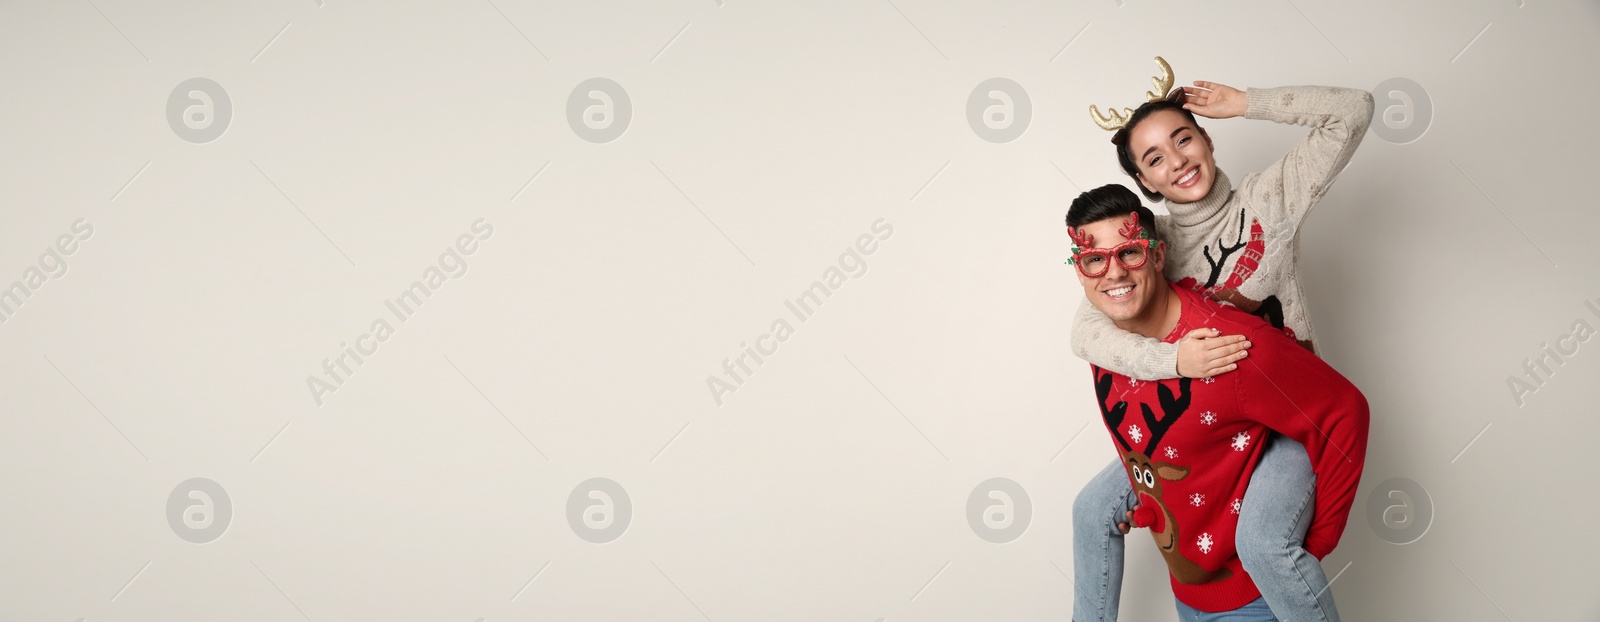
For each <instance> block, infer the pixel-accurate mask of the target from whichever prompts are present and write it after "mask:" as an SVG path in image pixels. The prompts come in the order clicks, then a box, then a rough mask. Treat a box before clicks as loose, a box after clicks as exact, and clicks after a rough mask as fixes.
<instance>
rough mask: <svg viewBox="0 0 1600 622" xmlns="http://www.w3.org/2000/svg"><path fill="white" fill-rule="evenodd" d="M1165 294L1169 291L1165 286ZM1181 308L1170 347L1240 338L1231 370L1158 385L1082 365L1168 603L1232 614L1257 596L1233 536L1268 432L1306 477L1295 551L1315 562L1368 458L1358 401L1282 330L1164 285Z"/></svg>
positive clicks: (1342, 518)
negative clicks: (1311, 480) (1217, 334)
mask: <svg viewBox="0 0 1600 622" xmlns="http://www.w3.org/2000/svg"><path fill="white" fill-rule="evenodd" d="M1169 286H1170V284H1169ZM1172 291H1173V293H1174V294H1175V295H1176V296H1178V300H1179V301H1180V302H1181V303H1182V312H1181V314H1180V316H1179V318H1178V325H1177V326H1176V327H1175V328H1173V329H1172V333H1171V334H1169V335H1167V336H1166V338H1165V339H1164V341H1166V342H1167V343H1173V342H1176V341H1177V340H1178V338H1180V337H1182V336H1183V335H1184V334H1185V333H1188V332H1189V331H1190V330H1193V329H1195V328H1202V327H1215V328H1217V329H1220V330H1221V331H1222V334H1224V335H1235V334H1237V335H1244V336H1246V337H1247V338H1249V339H1250V341H1251V343H1252V347H1251V349H1250V356H1249V357H1248V358H1245V359H1244V360H1242V361H1240V362H1239V368H1238V369H1237V370H1235V371H1232V372H1229V373H1225V374H1222V375H1220V376H1216V377H1214V378H1206V379H1190V378H1178V379H1171V380H1161V381H1157V382H1151V381H1140V380H1134V379H1130V378H1129V377H1127V376H1123V375H1121V374H1118V373H1115V372H1112V371H1109V370H1105V369H1101V368H1100V367H1097V366H1094V365H1091V366H1090V370H1091V371H1092V372H1093V374H1094V384H1095V393H1096V395H1097V396H1098V401H1099V403H1100V412H1101V415H1102V417H1103V418H1104V421H1105V424H1106V430H1107V431H1108V432H1110V433H1111V437H1112V440H1113V445H1114V446H1115V447H1116V450H1117V452H1118V453H1119V454H1121V456H1122V462H1123V466H1124V467H1125V468H1126V469H1127V470H1128V479H1129V481H1130V482H1132V484H1133V489H1134V491H1135V492H1137V493H1138V496H1139V505H1140V506H1142V507H1141V508H1140V509H1139V511H1138V512H1137V513H1136V514H1135V516H1134V520H1135V523H1137V524H1138V525H1139V526H1140V527H1146V528H1148V529H1149V530H1150V535H1152V536H1153V537H1154V538H1155V540H1156V545H1157V546H1158V547H1159V548H1160V550H1161V555H1162V557H1163V558H1165V559H1166V562H1167V569H1168V570H1169V571H1170V572H1171V575H1172V593H1173V595H1174V596H1176V597H1177V598H1178V600H1180V601H1183V603H1184V604H1187V605H1189V606H1190V607H1194V608H1195V609H1199V610H1201V611H1213V612H1215V611H1229V610H1232V609H1237V608H1239V607H1241V606H1244V605H1245V604H1248V603H1249V602H1250V601H1253V600H1255V599H1256V598H1257V597H1259V596H1260V595H1261V592H1260V590H1258V589H1257V588H1256V585H1255V583H1254V582H1253V581H1251V580H1250V575H1249V574H1247V573H1245V571H1244V567H1243V566H1242V565H1241V564H1240V562H1239V555H1238V552H1237V549H1236V548H1235V542H1234V528H1235V527H1236V526H1237V525H1238V523H1239V506H1240V503H1241V501H1242V500H1243V499H1244V492H1245V488H1246V487H1247V486H1248V485H1249V483H1250V474H1251V473H1252V472H1253V471H1254V470H1255V467H1256V463H1257V461H1259V460H1260V458H1261V454H1262V451H1263V444H1262V441H1263V440H1265V439H1266V438H1267V434H1268V433H1269V432H1278V433H1280V434H1283V435H1284V436H1287V437H1289V438H1292V439H1294V440H1296V441H1298V442H1299V443H1300V444H1302V445H1305V448H1306V453H1307V454H1309V456H1310V458H1311V468H1312V471H1313V472H1315V473H1316V476H1317V479H1316V495H1315V509H1314V514H1313V517H1312V520H1311V527H1310V528H1309V529H1308V530H1307V532H1306V539H1305V543H1304V546H1305V549H1306V551H1307V552H1309V553H1311V554H1312V555H1314V556H1316V558H1317V559H1319V560H1320V559H1322V558H1323V557H1324V556H1326V555H1327V554H1328V553H1329V552H1331V551H1333V548H1334V546H1336V545H1338V544H1339V537H1340V536H1341V535H1342V534H1343V533H1344V527H1345V522H1346V520H1347V519H1348V518H1349V516H1350V505H1351V503H1353V502H1354V501H1355V495H1356V485H1357V484H1358V483H1360V480H1361V469H1362V464H1363V463H1364V462H1365V460H1366V455H1367V416H1368V415H1367V400H1366V398H1365V397H1364V396H1362V395H1361V391H1359V390H1357V389H1356V387H1355V385H1353V384H1351V383H1350V381H1349V380H1346V379H1345V377H1344V376H1341V375H1339V372H1337V371H1334V369H1333V368H1332V367H1329V366H1328V364H1327V363H1325V362H1323V361H1322V359H1319V358H1317V357H1316V355H1314V354H1312V353H1311V352H1309V351H1307V350H1306V349H1305V348H1304V347H1301V346H1300V345H1299V344H1297V343H1295V342H1294V341H1292V340H1290V339H1289V338H1288V337H1286V336H1285V335H1284V333H1283V331H1280V330H1278V329H1275V328H1273V327H1272V326H1271V325H1269V324H1267V323H1266V322H1265V321H1263V320H1261V318H1258V317H1256V316H1253V315H1249V314H1247V313H1245V312H1243V311H1240V310H1239V309H1237V308H1234V307H1231V306H1223V305H1219V304H1217V303H1216V302H1215V301H1212V300H1210V299H1208V298H1206V297H1204V296H1202V295H1200V294H1197V293H1195V292H1192V291H1189V290H1187V289H1183V288H1179V287H1172Z"/></svg>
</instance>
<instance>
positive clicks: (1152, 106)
mask: <svg viewBox="0 0 1600 622" xmlns="http://www.w3.org/2000/svg"><path fill="white" fill-rule="evenodd" d="M1174 92H1175V93H1182V92H1183V91H1182V89H1179V90H1177V91H1174ZM1162 110H1176V111H1178V112H1179V113H1180V114H1182V115H1183V116H1184V117H1185V118H1187V119H1189V123H1190V124H1192V125H1194V126H1195V128H1197V129H1199V130H1200V133H1201V134H1202V135H1204V134H1205V133H1206V130H1205V128H1201V127H1200V123H1199V122H1198V121H1196V120H1195V118H1194V113H1192V112H1189V111H1188V110H1185V109H1184V108H1183V101H1182V100H1181V98H1177V97H1168V98H1167V99H1158V100H1155V101H1152V102H1145V103H1144V105H1142V106H1139V108H1138V109H1137V110H1134V111H1133V114H1132V115H1131V116H1129V117H1128V122H1127V124H1125V125H1123V126H1122V129H1120V130H1117V133H1115V134H1112V135H1111V144H1113V145H1116V146H1117V163H1118V164H1121V165H1122V172H1124V173H1127V174H1128V177H1132V178H1133V185H1134V187H1136V188H1138V189H1139V192H1140V193H1143V194H1144V196H1145V198H1147V199H1150V200H1151V201H1157V200H1160V199H1161V193H1159V192H1151V191H1150V190H1149V189H1147V188H1145V187H1144V184H1141V183H1139V164H1138V163H1137V162H1135V161H1134V159H1133V153H1131V152H1130V151H1129V150H1130V149H1131V147H1129V146H1128V135H1129V134H1132V133H1133V128H1134V127H1135V126H1137V125H1139V123H1141V122H1143V121H1144V120H1145V118H1147V117H1149V116H1150V115H1152V114H1155V113H1157V112H1160V111H1162Z"/></svg>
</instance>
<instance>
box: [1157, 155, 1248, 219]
mask: <svg viewBox="0 0 1600 622" xmlns="http://www.w3.org/2000/svg"><path fill="white" fill-rule="evenodd" d="M1212 170H1214V171H1216V173H1217V179H1216V181H1215V182H1213V183H1212V184H1211V192H1209V193H1207V194H1206V196H1205V198H1203V199H1200V200H1199V201H1195V202H1193V203H1177V202H1173V201H1167V202H1166V205H1167V213H1168V214H1171V215H1172V222H1173V223H1174V224H1176V225H1178V226H1183V227H1188V226H1193V225H1198V224H1200V223H1203V222H1206V221H1208V220H1211V217H1212V216H1215V215H1216V214H1217V212H1219V211H1221V210H1222V206H1223V204H1225V203H1227V202H1228V199H1230V198H1233V182H1231V181H1228V175H1227V174H1226V173H1223V172H1222V169H1220V168H1219V169H1212Z"/></svg>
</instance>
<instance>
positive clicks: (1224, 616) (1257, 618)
mask: <svg viewBox="0 0 1600 622" xmlns="http://www.w3.org/2000/svg"><path fill="white" fill-rule="evenodd" d="M1178 622H1278V619H1277V618H1275V617H1273V616H1272V610H1271V609H1269V608H1267V601H1266V599H1264V598H1257V599H1255V600H1252V601H1250V602H1249V603H1248V604H1246V605H1245V606H1243V607H1240V608H1238V609H1234V610H1233V611H1218V612H1216V613H1212V612H1209V611H1201V610H1199V609H1195V608H1194V607H1190V606H1188V605H1185V604H1183V601H1181V600H1180V601H1178Z"/></svg>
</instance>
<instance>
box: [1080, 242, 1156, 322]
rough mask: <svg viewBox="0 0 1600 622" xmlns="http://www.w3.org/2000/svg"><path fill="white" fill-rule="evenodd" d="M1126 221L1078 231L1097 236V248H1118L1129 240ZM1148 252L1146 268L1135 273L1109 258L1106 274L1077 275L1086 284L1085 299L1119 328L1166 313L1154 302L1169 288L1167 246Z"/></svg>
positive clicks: (1106, 264)
mask: <svg viewBox="0 0 1600 622" xmlns="http://www.w3.org/2000/svg"><path fill="white" fill-rule="evenodd" d="M1125 218H1126V216H1124V217H1119V218H1107V219H1104V220H1099V221H1095V222H1091V223H1088V224H1085V225H1084V226H1082V227H1078V231H1079V233H1081V234H1086V235H1091V236H1094V247H1095V248H1099V249H1110V248H1114V247H1116V246H1117V245H1119V244H1122V243H1123V242H1127V241H1128V238H1127V237H1125V236H1123V235H1122V231H1121V229H1122V228H1123V224H1124V222H1125ZM1083 250H1088V249H1083ZM1146 252H1147V253H1150V255H1149V257H1148V258H1147V260H1146V261H1145V262H1144V265H1143V266H1140V267H1138V268H1137V269H1134V270H1128V269H1127V268H1124V267H1122V262H1119V261H1117V260H1115V259H1114V258H1106V259H1105V260H1104V263H1105V273H1104V274H1101V275H1100V276H1092V277H1091V276H1084V275H1083V272H1082V271H1079V272H1078V273H1077V274H1078V282H1079V283H1081V284H1083V295H1084V297H1085V298H1088V299H1089V303H1090V304H1092V305H1094V307H1095V308H1096V309H1099V310H1100V312H1101V313H1104V314H1106V317H1109V318H1111V321H1113V322H1116V323H1117V324H1118V325H1121V324H1124V323H1129V322H1132V321H1134V320H1138V319H1141V318H1147V317H1148V316H1150V315H1151V314H1155V313H1160V312H1162V310H1161V309H1156V308H1155V305H1154V304H1152V301H1153V300H1154V299H1155V298H1156V297H1157V296H1158V292H1159V290H1158V289H1157V288H1161V287H1167V283H1166V279H1165V277H1163V276H1162V272H1161V270H1162V268H1163V267H1164V266H1165V265H1166V244H1164V243H1161V244H1157V245H1156V248H1155V249H1153V250H1147V251H1146ZM1092 271H1093V270H1091V272H1092Z"/></svg>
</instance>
